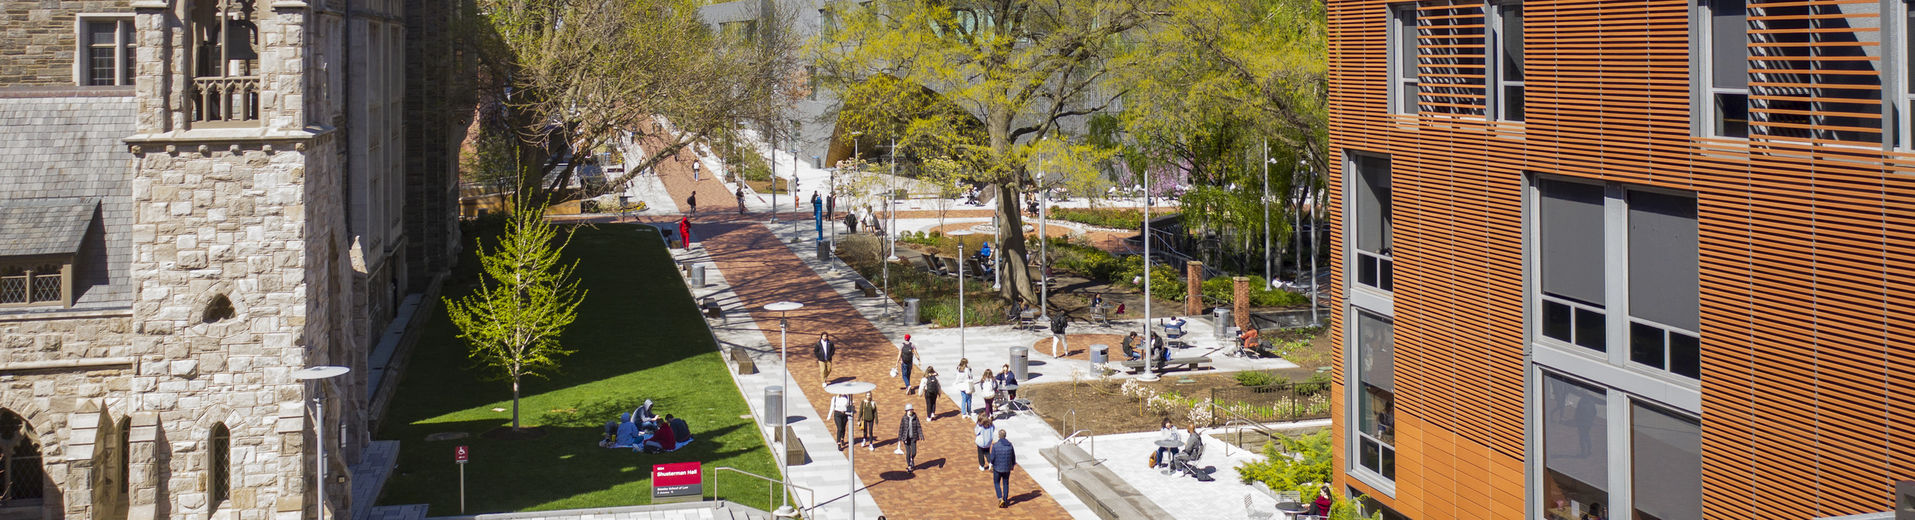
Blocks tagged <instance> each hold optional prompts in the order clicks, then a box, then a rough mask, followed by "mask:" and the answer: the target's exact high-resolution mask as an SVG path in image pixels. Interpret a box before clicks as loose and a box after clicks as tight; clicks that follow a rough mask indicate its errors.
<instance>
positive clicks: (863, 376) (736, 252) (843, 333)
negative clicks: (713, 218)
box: [686, 179, 1070, 519]
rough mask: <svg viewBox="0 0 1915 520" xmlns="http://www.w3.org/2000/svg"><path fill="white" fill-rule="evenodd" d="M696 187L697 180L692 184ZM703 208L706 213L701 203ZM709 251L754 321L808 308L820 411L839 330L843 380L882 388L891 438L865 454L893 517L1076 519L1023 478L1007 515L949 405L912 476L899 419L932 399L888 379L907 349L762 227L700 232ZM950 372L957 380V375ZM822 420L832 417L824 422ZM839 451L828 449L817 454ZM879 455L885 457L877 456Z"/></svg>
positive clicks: (811, 385) (707, 227)
mask: <svg viewBox="0 0 1915 520" xmlns="http://www.w3.org/2000/svg"><path fill="white" fill-rule="evenodd" d="M686 180H687V181H689V179H686ZM701 206H702V204H701ZM698 231H699V232H700V233H702V240H703V245H704V247H705V248H706V249H707V250H708V251H710V253H711V256H712V257H713V259H714V260H715V262H716V263H717V264H718V268H719V269H720V270H721V271H723V272H724V273H725V274H726V279H727V281H728V283H729V284H730V285H731V286H732V287H733V288H734V290H735V291H736V293H737V295H738V297H739V299H740V303H741V304H742V305H744V306H745V307H746V308H749V309H752V317H753V318H754V319H756V320H759V321H760V322H761V323H776V320H777V316H776V313H771V312H768V311H764V310H762V309H763V306H764V305H766V304H769V303H772V302H777V301H784V300H791V301H798V302H803V303H805V308H804V309H802V310H800V311H797V312H794V313H792V314H791V330H792V332H793V334H792V340H791V343H792V345H793V348H792V351H791V352H790V354H789V355H790V356H791V357H792V358H793V367H792V370H791V373H792V380H793V383H794V384H797V385H800V386H801V387H802V388H804V389H806V390H807V392H806V393H805V397H806V398H807V399H808V400H809V401H810V402H811V405H812V407H813V408H814V409H815V410H820V411H822V410H825V409H826V408H827V407H828V405H829V403H830V395H829V394H826V393H825V392H823V391H811V390H813V389H818V388H820V387H822V385H823V381H821V380H820V377H819V374H818V370H817V368H816V365H815V363H812V362H808V361H801V360H808V359H810V358H809V357H807V356H810V355H811V349H810V345H812V344H815V342H816V338H817V334H818V333H820V332H824V331H829V332H831V333H832V335H833V336H835V337H836V338H838V341H839V342H840V345H841V348H843V350H842V351H840V352H839V354H838V355H837V361H836V363H834V367H833V370H832V376H833V379H834V381H844V380H849V379H851V378H854V377H855V378H857V379H859V380H864V381H870V382H873V383H877V385H878V390H877V391H876V392H875V394H876V396H877V399H878V406H879V410H880V411H881V412H882V413H881V417H880V419H879V420H878V423H877V425H878V437H879V438H880V439H885V440H884V441H883V442H882V443H881V444H880V445H879V448H878V450H877V451H867V452H864V453H861V455H865V456H864V457H859V461H858V475H859V477H860V478H861V479H862V480H864V481H865V482H866V483H867V484H868V485H869V489H868V491H869V493H871V495H872V496H873V498H875V499H876V500H877V502H878V504H879V506H880V507H881V508H882V509H883V510H884V512H885V514H886V515H889V516H891V517H895V518H1046V519H1050V518H1066V517H1069V516H1070V515H1069V514H1068V513H1067V512H1065V510H1064V509H1063V508H1062V507H1061V506H1059V505H1058V504H1057V502H1056V501H1054V500H1052V499H1051V498H1050V497H1049V496H1048V495H1046V494H1045V493H1044V491H1043V490H1042V489H1041V488H1040V487H1039V486H1038V485H1037V483H1036V482H1035V481H1033V480H1032V478H1031V476H1030V475H1029V474H1027V473H1025V472H1024V471H1023V470H1021V469H1020V470H1019V471H1017V472H1016V473H1014V474H1013V476H1012V479H1011V483H1012V490H1011V495H1012V502H1013V504H1012V506H1011V508H1010V509H1008V510H1000V509H998V508H997V504H996V500H995V498H994V496H993V495H992V492H991V480H990V474H989V473H986V472H980V471H978V470H977V469H976V466H975V461H976V452H975V449H974V448H973V447H972V446H973V445H972V441H971V439H972V436H971V426H972V423H971V422H970V421H968V420H964V419H960V418H957V417H956V416H955V411H953V410H951V408H952V407H951V406H950V403H948V402H945V403H942V405H941V406H940V408H941V410H940V412H941V414H942V415H941V417H940V418H939V419H938V420H936V421H928V422H926V423H925V437H926V439H925V440H924V441H923V442H922V443H920V445H919V453H918V464H919V468H918V470H917V473H916V475H912V474H910V473H907V472H905V471H904V460H903V457H902V456H898V455H893V454H892V453H891V449H892V448H894V447H895V446H893V445H892V442H893V441H891V440H890V438H891V437H894V436H895V433H896V431H897V423H898V418H899V414H900V413H901V412H902V411H903V409H904V405H905V403H914V404H916V405H917V406H919V407H920V408H921V407H922V406H923V404H924V403H923V397H921V396H917V395H906V394H905V393H904V392H903V391H902V390H899V389H898V386H899V382H898V380H897V379H895V378H891V377H889V376H888V374H887V372H888V371H889V370H890V369H891V368H892V367H893V366H894V365H895V362H896V359H897V347H896V346H895V345H893V344H892V343H891V342H890V341H889V340H887V339H886V338H885V336H884V334H883V333H882V332H881V331H879V330H878V328H877V327H876V326H875V325H873V324H872V323H871V322H870V321H868V320H866V319H863V317H862V316H861V315H860V314H859V313H858V312H857V311H856V310H855V309H854V308H853V307H852V305H851V303H850V302H848V301H846V300H845V299H844V298H843V297H842V296H841V295H839V294H838V293H837V292H836V291H834V290H832V289H831V287H830V286H829V285H827V284H826V283H825V281H824V280H823V279H821V278H819V277H818V275H817V274H816V273H815V272H813V271H812V270H811V269H810V268H809V267H807V266H806V265H805V264H804V263H803V261H801V260H800V259H799V258H798V257H797V255H796V254H795V253H793V252H792V250H791V249H790V248H787V247H785V246H784V245H782V244H780V243H779V242H778V240H777V238H775V237H774V236H773V235H772V234H771V233H770V231H768V230H766V229H765V228H764V227H763V226H762V225H760V224H756V223H749V222H738V221H731V222H711V223H707V224H703V225H701V226H699V229H698ZM777 334H778V333H777V329H776V328H775V327H767V331H766V336H767V340H768V341H771V342H773V344H776V340H777ZM942 368H945V369H946V371H947V372H948V371H949V367H942ZM820 415H821V416H828V414H824V413H821V414H820ZM807 448H811V449H831V448H830V447H829V445H827V446H816V447H813V446H807ZM1019 448H1020V450H1019V451H1020V453H1018V458H1019V459H1020V460H1023V461H1032V460H1035V459H1037V458H1038V457H1039V455H1038V453H1037V449H1038V448H1039V446H1020V447H1019ZM874 455H875V456H874Z"/></svg>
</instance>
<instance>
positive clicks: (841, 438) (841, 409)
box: [831, 394, 851, 451]
mask: <svg viewBox="0 0 1915 520" xmlns="http://www.w3.org/2000/svg"><path fill="white" fill-rule="evenodd" d="M850 410H851V396H848V395H844V394H838V395H836V396H833V397H832V398H831V423H832V424H835V425H837V426H838V437H837V441H838V451H844V449H845V447H846V446H849V445H848V444H846V443H845V437H846V436H847V434H846V433H845V431H846V428H845V427H846V426H848V424H847V423H848V422H849V421H850V419H851V414H850V413H849V412H850Z"/></svg>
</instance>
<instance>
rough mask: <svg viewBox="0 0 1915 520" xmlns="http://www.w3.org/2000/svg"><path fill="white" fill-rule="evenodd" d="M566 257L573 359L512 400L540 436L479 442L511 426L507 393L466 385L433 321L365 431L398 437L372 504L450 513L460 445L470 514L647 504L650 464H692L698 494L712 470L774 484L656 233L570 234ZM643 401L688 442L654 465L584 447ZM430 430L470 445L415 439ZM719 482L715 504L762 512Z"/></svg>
mask: <svg viewBox="0 0 1915 520" xmlns="http://www.w3.org/2000/svg"><path fill="white" fill-rule="evenodd" d="M467 249H470V248H469V247H468V248H467ZM566 253H567V255H568V256H571V257H573V258H577V259H578V260H579V267H578V276H579V277H580V279H581V283H580V286H581V287H583V288H585V289H586V290H588V291H590V293H589V294H588V295H587V296H586V301H585V304H584V305H581V306H580V308H579V319H578V321H577V323H576V324H574V325H573V326H572V329H571V330H569V331H567V333H566V335H565V338H564V344H565V345H566V346H567V347H569V348H571V349H573V350H576V351H577V352H576V353H574V354H572V355H571V356H570V357H568V358H566V359H565V360H564V361H563V367H564V370H563V372H562V373H561V374H559V375H558V376H556V377H554V378H553V379H552V380H549V381H546V380H537V379H532V380H528V381H527V384H526V385H525V386H524V388H523V399H522V401H521V413H522V422H523V423H524V424H525V425H526V426H534V425H537V426H543V427H544V428H545V430H546V431H547V432H548V433H549V435H547V436H545V437H544V438H541V439H536V440H516V441H508V440H488V439H482V438H480V436H479V434H481V433H484V432H486V431H488V430H491V429H493V428H496V427H498V426H501V425H509V424H510V423H511V412H510V408H511V405H512V404H511V403H512V392H511V387H510V385H509V384H508V383H505V382H489V381H479V380H478V378H477V377H476V376H475V375H474V374H473V373H472V372H470V371H469V369H470V368H471V367H472V366H473V363H472V362H471V361H470V360H468V359H467V358H466V346H465V344H464V342H463V341H461V340H459V339H457V338H455V337H454V331H453V328H452V324H451V322H450V321H448V320H447V319H446V317H445V315H444V313H443V312H434V313H433V315H432V316H430V317H429V318H428V321H427V323H426V325H425V329H424V330H422V331H421V332H422V335H421V336H420V339H419V343H418V345H417V347H415V349H414V350H413V354H412V360H411V364H410V365H409V368H408V369H407V373H406V374H405V379H404V382H403V384H402V385H401V386H400V387H399V391H398V394H397V395H395V396H394V398H393V400H392V404H391V408H390V409H389V410H388V412H387V415H386V423H385V425H384V426H383V427H382V428H381V429H380V431H379V432H378V433H377V434H376V438H379V439H394V440H398V441H401V445H400V449H399V453H400V457H399V466H398V469H396V470H395V471H394V473H393V476H392V478H391V479H390V480H388V481H387V484H386V491H385V496H384V498H383V499H382V500H381V501H380V503H381V504H418V503H426V504H431V509H430V511H429V513H430V514H432V515H434V516H444V515H453V514H458V512H459V495H458V493H459V490H458V471H459V470H458V467H457V466H456V465H454V464H453V462H452V452H453V449H454V446H457V445H461V444H464V445H468V446H470V447H471V451H472V458H471V462H470V463H468V464H467V465H466V468H465V471H466V474H465V478H466V512H467V513H470V514H477V513H490V512H510V511H528V510H550V509H569V508H580V507H606V506H621V505H635V504H647V503H650V502H651V483H650V480H651V479H650V477H651V465H652V464H661V463H668V462H688V461H699V462H703V463H704V464H705V468H706V469H705V471H706V477H705V481H706V486H705V492H706V494H707V495H709V494H710V493H711V491H712V489H711V479H712V478H713V476H714V475H715V474H714V473H712V472H711V471H712V468H716V467H719V466H732V467H736V468H739V469H743V470H745V471H750V472H753V473H757V474H760V475H775V474H776V472H777V468H776V465H775V464H776V463H775V461H774V459H773V458H772V457H771V454H770V451H769V450H767V449H766V448H765V444H764V442H763V441H762V440H761V438H760V437H759V435H758V433H757V432H755V431H753V428H755V424H756V423H754V422H753V421H752V420H751V418H750V417H749V414H750V413H751V412H750V409H749V408H748V407H747V406H746V405H745V401H744V399H743V397H742V396H740V395H739V393H738V388H737V386H735V385H733V384H732V382H731V378H730V376H729V375H727V373H726V370H727V368H726V365H725V363H724V361H723V360H722V359H721V358H720V356H719V354H718V350H717V345H715V344H714V343H713V342H712V338H711V335H710V334H709V333H708V332H706V328H705V325H704V320H703V319H702V318H701V317H700V316H699V314H698V312H697V310H696V309H694V308H693V306H692V304H691V295H690V293H689V292H687V290H686V288H685V285H684V283H683V282H681V281H680V279H679V277H678V275H677V274H676V271H675V270H674V269H673V264H672V261H671V257H670V256H669V255H668V254H667V252H666V250H665V248H664V246H663V244H662V243H660V241H659V238H658V233H657V232H655V231H653V230H652V229H651V228H648V227H642V226H631V225H599V226H598V227H597V228H596V229H594V228H591V227H580V228H578V233H577V235H576V237H575V238H573V240H572V244H571V246H570V247H569V248H567V250H566ZM472 260H473V258H472V257H471V255H470V254H468V255H467V258H466V259H464V260H463V261H462V267H461V272H460V273H457V274H455V275H454V276H453V277H451V280H452V281H448V282H447V286H446V293H447V294H448V295H453V294H462V293H464V292H467V291H469V290H470V288H471V285H470V284H471V282H472V281H473V280H476V278H475V277H474V276H473V275H472V274H471V273H472V271H471V267H470V266H471V265H473V261H472ZM648 398H649V399H652V400H653V401H654V402H655V403H656V409H655V410H654V411H655V412H656V413H658V414H660V415H663V414H666V413H670V414H674V415H677V416H679V417H683V418H685V420H686V421H687V422H688V423H689V424H690V426H691V430H692V435H693V437H695V438H696V439H697V441H695V442H693V443H692V444H690V445H688V446H686V447H685V448H684V449H682V450H679V451H677V452H674V453H665V454H655V455H653V454H642V453H635V452H633V451H631V450H612V449H604V448H599V447H598V446H597V444H596V442H597V440H598V438H599V432H600V430H601V428H602V426H603V425H604V423H605V421H608V420H614V419H617V418H618V414H619V413H620V412H625V411H630V410H631V409H633V408H636V407H637V406H638V405H639V404H640V403H642V402H644V400H645V399H648ZM493 408H504V409H506V411H505V412H495V411H493ZM440 432H466V433H469V434H471V437H469V438H466V439H461V440H455V441H435V442H428V441H426V440H425V437H426V436H427V435H430V434H434V433H440ZM723 478H724V479H725V490H726V493H725V494H726V495H727V496H726V497H725V498H727V499H731V500H734V501H738V502H741V503H744V504H746V505H750V506H753V507H758V508H768V506H769V504H765V503H763V502H762V501H763V500H764V497H765V484H764V483H763V482H762V481H756V480H755V479H748V478H746V477H740V476H738V475H736V474H731V473H727V474H725V475H723ZM734 490H735V491H736V492H734ZM754 496H755V497H756V498H755V499H754V498H753V497H754Z"/></svg>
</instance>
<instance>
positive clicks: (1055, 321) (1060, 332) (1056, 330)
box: [1051, 314, 1071, 357]
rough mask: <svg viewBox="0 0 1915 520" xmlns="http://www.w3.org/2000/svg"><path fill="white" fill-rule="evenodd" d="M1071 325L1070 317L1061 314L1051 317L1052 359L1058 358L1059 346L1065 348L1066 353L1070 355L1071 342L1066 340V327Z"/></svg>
mask: <svg viewBox="0 0 1915 520" xmlns="http://www.w3.org/2000/svg"><path fill="white" fill-rule="evenodd" d="M1070 324H1071V319H1070V317H1069V316H1065V315H1063V314H1059V315H1056V316H1052V317H1051V357H1057V346H1058V345H1063V346H1064V353H1066V354H1069V353H1070V342H1068V341H1066V340H1065V339H1064V327H1068V326H1070Z"/></svg>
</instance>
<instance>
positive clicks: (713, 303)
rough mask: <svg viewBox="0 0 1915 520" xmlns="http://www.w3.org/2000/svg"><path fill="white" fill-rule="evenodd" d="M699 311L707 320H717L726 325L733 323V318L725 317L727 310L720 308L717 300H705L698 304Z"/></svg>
mask: <svg viewBox="0 0 1915 520" xmlns="http://www.w3.org/2000/svg"><path fill="white" fill-rule="evenodd" d="M698 310H699V311H700V312H703V313H704V314H705V317H706V318H716V319H719V320H721V321H722V322H725V323H729V322H731V317H729V316H726V315H725V309H724V308H722V307H719V306H718V301H717V300H713V299H711V298H705V300H704V301H703V302H700V303H699V304H698Z"/></svg>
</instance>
